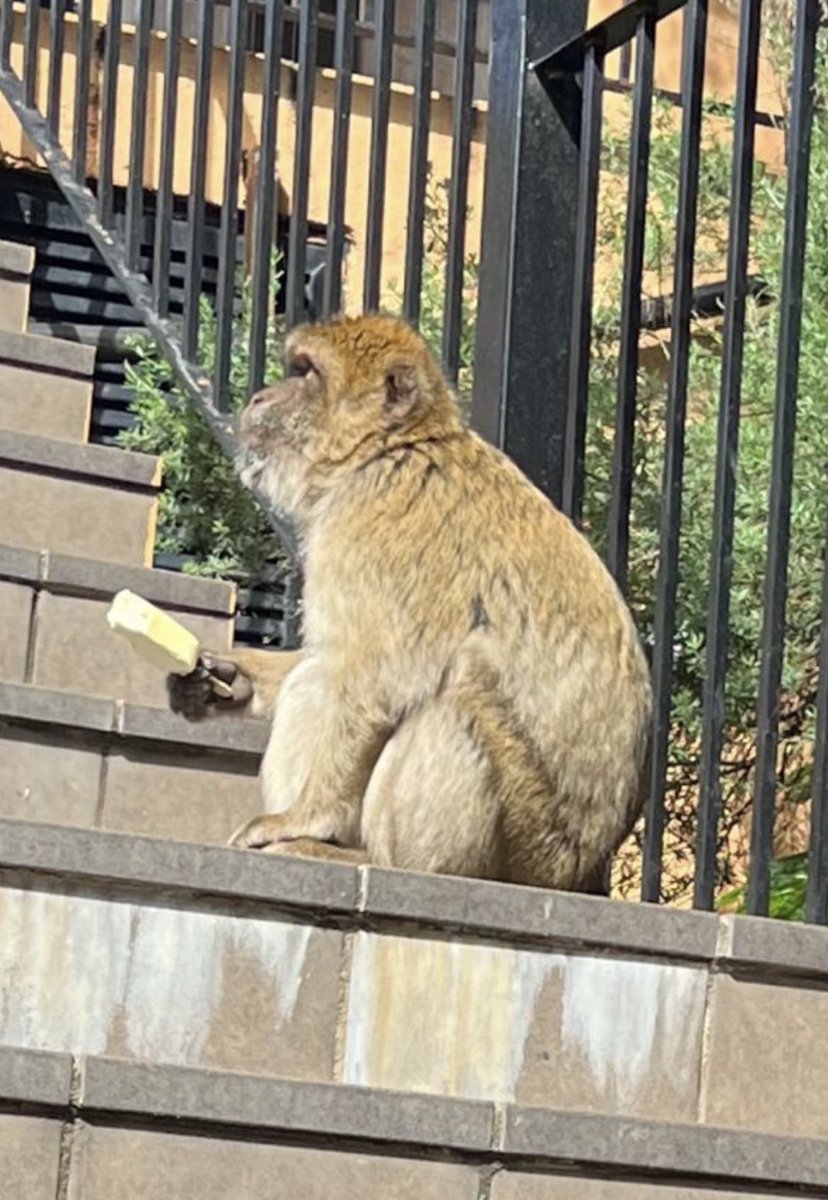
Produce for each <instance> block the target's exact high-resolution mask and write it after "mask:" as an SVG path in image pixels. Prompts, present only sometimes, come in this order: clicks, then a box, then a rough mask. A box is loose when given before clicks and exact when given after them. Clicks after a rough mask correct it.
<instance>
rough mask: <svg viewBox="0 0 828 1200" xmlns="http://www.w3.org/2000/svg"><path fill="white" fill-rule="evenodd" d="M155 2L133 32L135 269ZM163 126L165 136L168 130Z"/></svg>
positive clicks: (131, 234)
mask: <svg viewBox="0 0 828 1200" xmlns="http://www.w3.org/2000/svg"><path fill="white" fill-rule="evenodd" d="M151 34H152V4H151V3H146V0H145V2H144V3H142V4H141V5H140V6H139V10H138V24H137V25H136V28H135V33H134V35H133V42H132V45H133V51H132V118H131V125H130V130H129V177H128V179H127V190H126V229H125V243H126V260H127V266H128V267H129V269H130V270H131V271H134V270H136V268H137V266H138V258H139V255H140V253H141V232H142V230H141V226H142V223H143V220H144V149H145V147H146V133H147V124H146V121H147V93H148V85H149V59H150V36H151ZM166 132H167V131H166V130H162V137H163V136H164V134H165V133H166Z"/></svg>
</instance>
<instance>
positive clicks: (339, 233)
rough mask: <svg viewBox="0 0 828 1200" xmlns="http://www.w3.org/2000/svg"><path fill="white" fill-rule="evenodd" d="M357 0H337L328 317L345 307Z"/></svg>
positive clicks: (325, 309)
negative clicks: (348, 180) (344, 278)
mask: <svg viewBox="0 0 828 1200" xmlns="http://www.w3.org/2000/svg"><path fill="white" fill-rule="evenodd" d="M355 21H356V0H338V4H337V13H336V39H335V44H334V67H335V69H336V99H335V101H334V128H333V145H332V148H331V192H330V197H329V201H328V245H327V250H326V256H325V286H324V292H323V297H322V312H323V315H324V316H326V317H329V316H331V314H333V313H335V312H338V311H339V309H340V308H341V307H342V259H343V256H344V253H345V188H346V184H347V179H348V136H349V132H350V125H351V94H352V91H353V87H352V72H353V65H354V24H355Z"/></svg>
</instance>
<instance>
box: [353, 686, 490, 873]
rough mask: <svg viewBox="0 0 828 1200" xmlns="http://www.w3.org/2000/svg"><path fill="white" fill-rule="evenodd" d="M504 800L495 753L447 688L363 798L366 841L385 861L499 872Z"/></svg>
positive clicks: (397, 742) (391, 747)
mask: <svg viewBox="0 0 828 1200" xmlns="http://www.w3.org/2000/svg"><path fill="white" fill-rule="evenodd" d="M499 806H500V798H499V796H498V794H497V791H496V788H495V786H494V785H493V777H492V771H491V766H490V761H489V754H488V751H487V749H486V747H485V746H484V745H483V744H482V742H481V740H480V739H479V738H478V736H476V733H475V731H474V729H473V728H472V726H471V723H470V721H469V719H468V716H467V714H466V713H465V712H464V711H463V708H462V706H460V705H458V704H457V703H456V702H455V698H454V697H453V696H452V695H451V694H446V695H444V696H440V697H437V698H436V699H435V700H433V701H431V702H430V703H429V704H428V705H426V707H425V708H423V709H421V710H420V711H419V712H418V713H416V714H414V715H412V716H411V717H409V718H408V719H407V720H406V721H404V722H403V724H402V725H401V726H400V728H399V729H398V730H397V731H396V733H395V734H394V735H393V737H392V738H391V739H390V741H389V742H388V743H387V745H386V746H385V749H384V750H383V752H382V754H381V755H380V757H379V761H378V762H377V765H376V767H375V768H374V771H373V774H372V775H371V779H370V781H369V783H368V787H367V790H366V792H365V798H364V800H363V807H362V841H363V843H364V845H365V847H366V849H367V851H368V857H369V860H370V861H371V862H374V863H377V864H379V865H381V866H389V867H399V868H401V869H403V870H410V871H425V872H436V873H439V874H446V875H467V876H477V877H481V878H496V877H498V874H499V869H500V858H501V847H500V844H499V837H498V829H499Z"/></svg>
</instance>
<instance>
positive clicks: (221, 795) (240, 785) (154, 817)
mask: <svg viewBox="0 0 828 1200" xmlns="http://www.w3.org/2000/svg"><path fill="white" fill-rule="evenodd" d="M267 735H268V724H267V722H266V721H258V720H250V719H228V720H225V721H221V720H215V721H203V722H199V723H197V724H192V723H190V722H188V721H185V720H184V719H183V718H182V717H177V716H175V714H174V713H171V712H169V711H167V710H165V709H160V708H151V707H147V706H144V705H139V704H129V703H126V704H125V703H123V702H122V701H118V700H105V699H100V698H95V697H91V696H82V695H76V694H72V693H70V692H65V691H60V692H58V691H51V690H48V689H45V688H38V687H32V686H30V685H27V684H11V683H0V815H2V816H4V817H12V818H19V817H25V818H27V819H29V820H33V821H48V822H56V823H60V824H66V825H77V826H98V827H102V828H104V829H114V830H125V831H129V832H135V833H148V834H153V835H157V836H161V837H171V838H177V839H182V840H191V841H199V842H215V843H224V842H226V841H227V839H228V838H229V837H230V835H231V834H232V833H233V831H234V829H236V828H237V827H238V826H239V825H240V824H241V823H242V822H243V821H245V820H248V819H249V818H250V817H253V816H255V815H256V814H257V813H258V812H259V811H260V809H261V799H260V792H259V783H258V778H257V776H258V769H259V762H260V759H261V755H262V752H263V750H264V747H265V743H266V741H267Z"/></svg>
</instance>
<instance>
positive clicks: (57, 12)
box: [46, 0, 66, 136]
mask: <svg viewBox="0 0 828 1200" xmlns="http://www.w3.org/2000/svg"><path fill="white" fill-rule="evenodd" d="M65 16H66V0H52V7H51V9H50V10H49V81H48V88H47V95H46V119H47V121H48V122H49V128H50V129H51V131H52V133H53V134H55V136H57V132H58V128H59V126H60V89H61V84H62V83H63V48H64V45H65V42H66V26H65V24H64V18H65Z"/></svg>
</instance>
